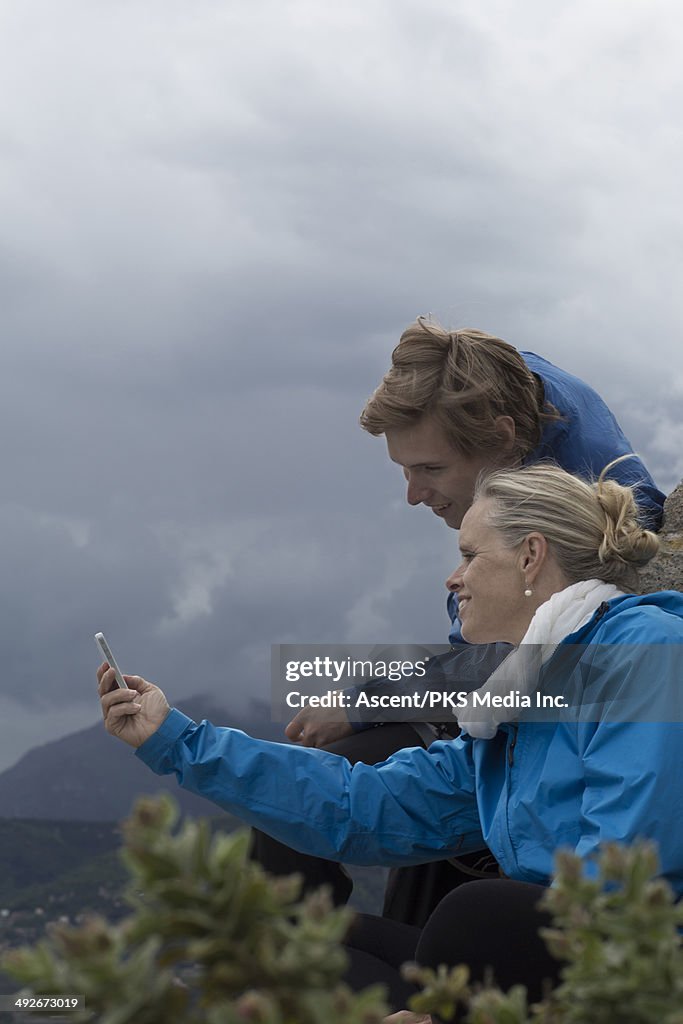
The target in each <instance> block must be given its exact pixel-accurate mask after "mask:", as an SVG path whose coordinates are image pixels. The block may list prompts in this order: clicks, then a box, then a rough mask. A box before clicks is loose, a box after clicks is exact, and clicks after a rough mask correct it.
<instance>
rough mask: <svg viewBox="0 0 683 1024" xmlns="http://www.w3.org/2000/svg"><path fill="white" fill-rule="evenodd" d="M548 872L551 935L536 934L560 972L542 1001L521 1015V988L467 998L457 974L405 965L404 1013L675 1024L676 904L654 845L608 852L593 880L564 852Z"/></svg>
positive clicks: (681, 995)
mask: <svg viewBox="0 0 683 1024" xmlns="http://www.w3.org/2000/svg"><path fill="white" fill-rule="evenodd" d="M556 869H557V874H556V882H555V885H554V886H553V887H552V888H550V889H548V890H547V891H546V893H545V895H544V898H543V901H542V905H543V906H544V907H545V909H547V910H548V911H549V912H550V913H551V915H552V917H553V922H554V927H553V928H547V929H544V931H543V933H542V934H543V936H544V938H545V941H546V943H547V945H548V948H549V949H550V951H551V953H553V955H554V956H556V957H557V958H558V959H559V960H563V961H565V962H566V963H565V967H564V968H563V972H562V981H561V983H560V985H559V986H558V987H557V988H556V989H555V990H554V992H552V993H551V994H550V995H549V996H548V998H547V999H545V1000H544V1001H543V1002H541V1003H539V1004H537V1005H535V1006H532V1007H529V1006H528V1005H527V998H526V992H525V990H524V988H523V987H521V986H518V987H515V988H513V989H511V990H510V992H508V993H507V994H503V993H502V992H500V991H498V990H497V989H495V988H493V987H491V986H486V987H484V988H482V989H480V990H478V991H475V990H473V988H472V987H471V986H470V984H469V974H468V971H467V968H464V967H462V966H460V967H455V968H452V969H451V970H447V969H446V968H440V969H439V970H438V971H432V970H427V969H424V968H419V967H417V966H416V965H407V966H406V967H404V973H405V974H406V976H407V977H408V978H409V979H410V980H411V981H413V982H415V983H416V984H419V985H421V986H423V991H422V992H421V993H420V994H419V995H417V996H415V997H414V998H413V999H412V1000H411V1007H412V1009H414V1010H415V1011H416V1012H420V1013H431V1014H435V1015H438V1016H439V1017H440V1018H441V1019H443V1020H451V1019H452V1018H453V1016H454V1014H455V1011H456V1007H458V1006H459V1007H461V1009H462V1008H464V1007H467V1008H468V1014H467V1016H466V1018H465V1019H466V1020H467V1021H468V1024H683V947H682V945H681V936H680V931H679V929H680V927H681V925H683V904H677V903H676V899H675V895H674V893H673V891H672V889H671V887H670V886H669V885H668V884H667V883H666V882H665V881H663V880H662V879H659V878H657V877H656V876H657V873H658V871H659V863H658V858H657V853H656V850H655V848H654V846H653V845H652V844H651V843H645V842H642V843H638V844H636V845H634V846H632V847H630V848H629V847H623V846H619V845H617V844H606V845H605V847H604V849H603V851H602V855H601V857H600V860H599V862H598V869H597V872H596V873H595V875H594V877H593V878H591V877H586V876H585V874H584V866H583V864H582V862H581V860H580V859H579V858H578V857H576V856H575V855H574V854H571V853H561V854H559V855H558V857H557V863H556Z"/></svg>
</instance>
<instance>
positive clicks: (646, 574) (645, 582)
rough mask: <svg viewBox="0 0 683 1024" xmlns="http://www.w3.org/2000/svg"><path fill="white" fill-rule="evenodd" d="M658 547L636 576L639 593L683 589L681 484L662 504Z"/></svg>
mask: <svg viewBox="0 0 683 1024" xmlns="http://www.w3.org/2000/svg"><path fill="white" fill-rule="evenodd" d="M659 537H660V540H661V547H660V549H659V553H658V554H657V556H656V558H653V559H652V561H651V562H650V563H649V564H648V565H646V566H645V568H644V569H643V570H642V572H641V574H640V587H639V592H640V593H641V594H651V593H652V592H653V591H655V590H683V483H680V484H679V485H678V487H677V488H676V489H675V490H674V491H672V492H671V494H670V495H669V497H668V498H667V499H666V502H665V504H664V525H663V526H662V530H661V533H660V535H659Z"/></svg>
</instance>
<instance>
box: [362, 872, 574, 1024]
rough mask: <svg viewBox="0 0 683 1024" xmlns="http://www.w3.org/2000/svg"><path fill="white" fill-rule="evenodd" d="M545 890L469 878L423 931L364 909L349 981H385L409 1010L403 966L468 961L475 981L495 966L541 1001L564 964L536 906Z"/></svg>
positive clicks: (503, 982)
mask: <svg viewBox="0 0 683 1024" xmlns="http://www.w3.org/2000/svg"><path fill="white" fill-rule="evenodd" d="M542 893H543V887H542V886H539V885H529V884H527V883H525V882H513V881H510V880H508V879H495V880H490V881H474V882H468V883H466V884H463V885H460V886H459V887H458V888H457V889H454V890H453V891H452V892H451V893H449V895H448V896H446V897H445V898H444V899H443V900H442V901H441V902H440V903H439V905H438V906H437V908H436V909H435V911H434V912H433V914H432V915H431V916H430V918H429V920H428V921H427V923H426V924H425V926H424V928H422V929H420V928H414V927H411V926H409V925H406V924H402V923H401V922H397V921H390V920H387V919H386V918H381V917H373V916H372V915H368V914H361V915H359V916H358V917H357V918H356V920H355V921H354V923H353V925H352V926H351V930H350V932H349V935H348V937H347V942H346V945H347V952H348V953H349V956H350V966H349V970H348V973H347V977H346V981H347V982H348V983H349V985H350V986H351V988H353V989H354V990H355V991H360V990H361V989H363V988H366V987H367V986H368V985H373V984H377V983H378V982H381V983H383V984H384V985H385V986H386V988H387V992H388V1001H389V1004H390V1006H391V1007H392V1010H393V1011H397V1010H402V1009H405V1008H406V1006H407V1001H408V999H409V997H410V996H411V995H413V994H414V993H415V991H416V989H415V988H414V987H413V986H412V985H411V984H409V983H408V982H406V981H404V980H403V978H402V977H401V975H400V971H399V968H400V966H401V964H403V963H406V961H409V960H416V961H417V962H418V963H419V964H421V965H422V966H424V967H438V966H439V964H447V965H448V966H450V967H452V966H455V965H456V964H460V963H463V964H466V965H467V966H468V967H469V968H470V977H471V980H472V981H475V982H476V981H483V980H484V977H485V972H486V971H487V969H489V968H491V969H492V971H493V978H494V981H495V983H496V984H497V985H498V987H499V988H501V989H503V990H504V991H507V990H508V989H509V988H510V987H511V986H512V985H516V984H522V985H525V986H526V988H527V991H528V993H529V1000H530V1002H537V1001H538V1000H539V999H541V998H542V996H543V994H544V986H545V985H546V984H547V983H550V985H551V986H552V985H555V984H557V981H558V979H559V969H560V964H559V963H558V961H556V960H555V959H554V958H553V957H551V955H550V954H549V953H548V951H547V949H546V947H545V943H544V942H543V940H542V939H541V938H540V937H539V934H538V929H539V928H541V927H545V926H547V925H549V924H550V917H549V916H548V915H547V914H546V913H545V912H541V911H540V910H538V908H537V904H538V901H539V899H540V897H541V895H542ZM458 1019H462V1017H460V1018H457V1017H456V1020H458Z"/></svg>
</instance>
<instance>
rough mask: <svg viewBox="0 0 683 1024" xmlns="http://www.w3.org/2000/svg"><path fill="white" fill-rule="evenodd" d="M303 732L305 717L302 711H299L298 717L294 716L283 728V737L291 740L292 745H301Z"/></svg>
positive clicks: (304, 729)
mask: <svg viewBox="0 0 683 1024" xmlns="http://www.w3.org/2000/svg"><path fill="white" fill-rule="evenodd" d="M305 731H306V722H305V715H304V712H303V711H300V712H299V714H298V715H295V716H294V718H293V719H292V721H291V722H290V723H289V725H287V726H285V736H286V737H287V739H289V740H291V741H292V743H301V741H302V739H303V736H304V733H305Z"/></svg>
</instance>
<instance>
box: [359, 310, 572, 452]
mask: <svg viewBox="0 0 683 1024" xmlns="http://www.w3.org/2000/svg"><path fill="white" fill-rule="evenodd" d="M391 362H392V365H391V369H390V370H389V372H388V373H387V374H386V375H385V377H384V379H383V381H382V383H381V384H380V386H379V387H378V388H377V390H376V391H375V393H374V395H373V396H372V397H371V398H370V399H369V400H368V402H367V403H366V405H365V408H364V409H363V412H362V413H361V416H360V422H361V426H362V427H363V428H364V429H365V430H367V431H368V432H369V433H370V434H374V435H376V436H377V435H379V434H384V433H385V432H386V431H387V430H390V429H392V428H397V427H409V426H413V425H414V424H415V423H417V422H418V420H420V419H422V417H423V416H427V415H428V416H431V417H433V418H434V419H435V420H436V422H437V423H438V424H439V425H440V426H441V427H442V429H443V430H444V432H445V434H446V436H447V438H448V441H449V443H450V444H451V446H452V447H453V448H454V449H455V450H456V451H458V452H460V453H461V454H463V455H472V454H474V453H477V452H485V451H494V450H496V449H498V448H499V447H500V435H499V433H498V431H497V429H496V419H497V417H499V416H510V417H512V419H513V420H514V422H515V450H514V454H515V455H516V456H517V457H518V458H523V457H524V456H525V455H527V454H528V453H529V452H531V451H532V450H533V449H534V448H535V447H536V445H537V444H538V442H539V440H540V437H541V426H542V423H543V422H544V421H545V420H552V419H560V418H561V417H560V416H559V413H558V412H557V411H556V410H555V409H554V408H553V407H552V406H551V405H549V404H548V403H546V401H545V397H544V393H543V383H542V381H541V380H540V379H539V378H538V377H536V376H535V375H534V374H533V373H532V372H531V370H530V369H529V367H528V366H527V365H526V363H525V362H524V360H523V359H522V357H521V355H520V354H519V352H518V351H517V349H515V348H514V347H513V346H512V345H509V344H508V343H507V342H506V341H502V340H501V339H500V338H496V337H494V336H493V335H492V334H485V333H484V331H477V330H474V329H472V328H464V329H462V330H457V331H446V330H444V328H443V327H441V326H440V325H439V324H437V323H435V322H433V321H432V320H429V319H428V318H427V317H418V319H417V320H416V321H415V322H414V323H412V324H411V325H410V326H409V327H408V328H407V329H406V330H405V331H404V332H403V334H402V335H401V338H400V341H399V343H398V345H397V346H396V348H395V349H394V351H393V353H392V357H391Z"/></svg>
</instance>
